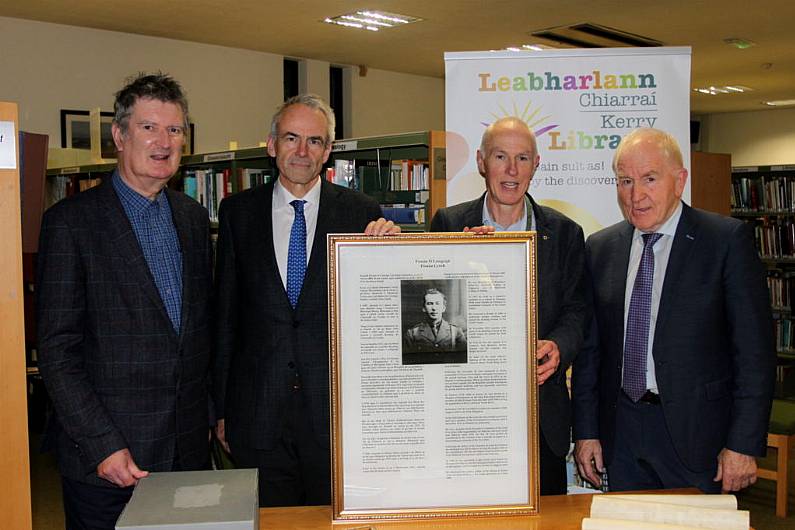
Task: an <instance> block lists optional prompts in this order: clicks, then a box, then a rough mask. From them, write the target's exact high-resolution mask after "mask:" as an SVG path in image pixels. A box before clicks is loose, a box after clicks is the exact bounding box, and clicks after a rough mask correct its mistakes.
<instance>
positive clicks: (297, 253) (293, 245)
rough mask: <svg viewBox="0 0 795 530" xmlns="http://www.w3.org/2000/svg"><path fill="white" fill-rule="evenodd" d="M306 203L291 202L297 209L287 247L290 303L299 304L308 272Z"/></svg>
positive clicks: (299, 201) (288, 296) (288, 295)
mask: <svg viewBox="0 0 795 530" xmlns="http://www.w3.org/2000/svg"><path fill="white" fill-rule="evenodd" d="M304 203H306V201H301V200H297V199H296V200H294V201H292V202H290V204H291V205H292V207H293V208H294V209H295V219H294V220H293V227H292V229H290V246H289V247H288V249H287V298H289V299H290V305H292V306H293V308H295V306H296V305H298V296H299V295H300V294H301V286H302V285H303V284H304V274H305V273H306V219H304Z"/></svg>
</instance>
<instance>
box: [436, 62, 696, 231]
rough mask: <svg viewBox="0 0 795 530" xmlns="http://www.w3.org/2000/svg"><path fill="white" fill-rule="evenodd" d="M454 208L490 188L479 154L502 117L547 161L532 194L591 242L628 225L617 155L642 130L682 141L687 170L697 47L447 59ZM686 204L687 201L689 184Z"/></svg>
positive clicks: (450, 194) (449, 175) (449, 196)
mask: <svg viewBox="0 0 795 530" xmlns="http://www.w3.org/2000/svg"><path fill="white" fill-rule="evenodd" d="M444 59H445V71H446V81H445V85H446V88H445V92H446V98H445V101H446V107H445V111H446V128H447V179H448V182H447V205H448V206H449V205H454V204H458V203H460V202H464V201H468V200H471V199H474V198H476V197H478V196H480V194H481V193H483V190H484V189H485V185H484V182H483V178H482V177H481V176H480V174H479V173H478V170H477V164H476V161H475V152H476V150H477V148H478V147H479V145H480V139H481V136H482V135H483V131H484V130H485V128H486V127H487V126H488V125H489V124H490V123H492V122H494V121H495V120H497V119H499V118H502V117H505V116H517V117H519V118H521V119H522V120H524V121H525V122H527V124H528V125H529V126H530V129H531V130H533V131H534V132H535V134H536V137H537V139H538V151H539V155H540V156H541V163H540V165H539V167H538V171H537V172H536V174H535V177H534V178H533V182H532V183H531V185H530V194H531V195H532V196H533V198H535V199H536V200H537V201H539V202H540V203H542V204H545V205H547V206H551V207H553V208H555V209H557V210H559V211H561V212H563V213H564V214H566V215H568V216H569V217H571V218H572V219H574V220H575V221H577V222H578V223H579V224H580V225H581V226H582V227H583V230H584V231H585V234H586V236H587V235H588V234H591V233H593V232H596V231H597V230H599V229H601V228H604V227H606V226H609V225H611V224H613V223H615V222H617V221H619V220H621V212H620V210H619V208H618V205H617V202H616V186H615V184H616V181H615V176H614V174H613V169H612V160H613V154H614V152H615V149H616V147H617V146H618V143H619V142H620V141H621V138H622V137H623V136H625V135H626V134H628V133H629V132H630V131H632V130H633V129H636V128H638V127H654V128H657V129H662V130H664V131H667V132H669V133H671V134H673V135H674V137H676V139H677V140H678V142H679V145H680V147H681V149H682V157H683V160H684V163H685V167H687V168H688V170H689V166H690V48H689V47H676V48H672V47H660V48H610V49H593V50H592V49H588V50H581V49H567V50H544V51H538V52H508V51H501V52H456V53H445V55H444ZM683 199H684V200H685V201H686V202H689V199H690V182H689V181H688V183H687V187H686V189H685V192H684V195H683Z"/></svg>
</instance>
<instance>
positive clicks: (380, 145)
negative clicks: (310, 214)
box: [45, 131, 447, 231]
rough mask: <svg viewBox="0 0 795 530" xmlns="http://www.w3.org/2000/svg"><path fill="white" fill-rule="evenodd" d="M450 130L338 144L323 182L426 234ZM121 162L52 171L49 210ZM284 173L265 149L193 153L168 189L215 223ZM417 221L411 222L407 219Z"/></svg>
mask: <svg viewBox="0 0 795 530" xmlns="http://www.w3.org/2000/svg"><path fill="white" fill-rule="evenodd" d="M444 140H445V137H444V132H439V131H422V132H414V133H404V134H395V135H387V136H372V137H367V138H351V139H345V140H338V141H336V142H334V144H333V146H332V152H331V155H330V156H329V161H328V163H327V164H326V166H325V167H324V174H323V177H324V178H326V179H327V180H331V181H333V182H335V183H337V184H340V185H343V186H347V187H350V188H353V189H357V190H359V191H362V192H364V193H366V194H368V195H370V196H372V197H374V198H375V199H376V200H377V201H378V202H379V203H380V204H381V206H382V208H383V210H384V215H385V216H386V217H387V218H390V217H391V218H392V219H393V220H394V221H395V222H397V223H399V224H400V225H401V227H403V229H404V230H407V231H424V230H427V228H428V226H429V224H430V220H431V218H432V217H433V214H434V213H435V212H436V210H437V209H439V208H441V207H444V206H445V203H446V184H447V180H446V174H445V163H446V154H445V141H444ZM115 167H116V165H115V164H98V165H90V166H74V167H66V168H54V169H49V170H47V176H48V186H47V188H48V193H47V200H46V201H45V202H46V204H45V207H48V206H50V205H51V204H53V203H54V202H57V200H60V199H61V198H63V197H65V196H68V195H71V194H73V193H76V192H78V191H82V190H83V189H87V188H89V187H91V186H93V185H96V184H97V183H99V181H100V180H101V179H103V178H107V177H108V176H110V174H111V173H112V172H113V170H114V169H115ZM277 174H278V170H277V168H276V166H275V163H274V161H273V159H272V158H270V156H269V155H268V150H267V148H266V147H252V148H247V149H236V150H229V151H218V152H213V153H203V154H195V155H187V156H184V157H182V163H181V165H180V169H179V170H178V172H177V174H176V175H175V176H174V178H173V179H172V180H171V182H170V183H169V186H173V187H175V188H177V189H180V190H182V191H184V192H185V193H186V194H188V195H190V196H191V197H193V198H194V199H196V200H197V201H198V202H199V203H201V204H202V205H203V206H205V207H206V208H207V211H208V212H209V214H210V220H211V222H217V216H218V205H219V203H220V201H221V200H222V199H223V198H224V197H226V196H228V195H231V194H232V193H237V192H238V191H241V190H244V189H247V188H249V187H253V186H256V185H259V184H263V183H267V182H270V181H271V180H272V179H274V178H276V175H277ZM409 215H411V218H410V219H409V218H408V217H407V216H409Z"/></svg>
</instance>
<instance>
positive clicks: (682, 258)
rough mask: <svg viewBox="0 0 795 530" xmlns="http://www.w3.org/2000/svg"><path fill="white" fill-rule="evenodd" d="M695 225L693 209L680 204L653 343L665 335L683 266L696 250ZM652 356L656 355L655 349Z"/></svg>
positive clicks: (696, 235)
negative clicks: (680, 212)
mask: <svg viewBox="0 0 795 530" xmlns="http://www.w3.org/2000/svg"><path fill="white" fill-rule="evenodd" d="M697 240H698V230H697V225H696V223H695V221H694V219H693V209H692V208H690V206H688V205H687V204H685V203H682V216H681V217H680V218H679V224H678V225H677V227H676V232H675V233H674V240H673V243H672V245H673V246H671V254H670V255H669V256H668V266H667V267H666V269H665V279H664V280H663V287H662V294H661V295H660V307H659V308H658V310H657V324H656V327H655V331H654V342H655V343H657V338H658V337H663V336H664V335H665V331H664V327H665V323H666V320H667V319H668V318H669V316H670V313H671V307H672V306H673V305H674V302H675V301H676V299H677V298H678V297H679V293H678V292H677V291H678V289H677V288H678V285H679V283H680V280H681V278H683V277H684V274H685V265H686V264H687V263H689V262H690V260H691V259H692V258H691V254H692V253H693V251H694V250H695V249H696V248H698V246H697V245H696V242H697ZM654 355H655V356H656V355H657V351H656V349H655V350H654Z"/></svg>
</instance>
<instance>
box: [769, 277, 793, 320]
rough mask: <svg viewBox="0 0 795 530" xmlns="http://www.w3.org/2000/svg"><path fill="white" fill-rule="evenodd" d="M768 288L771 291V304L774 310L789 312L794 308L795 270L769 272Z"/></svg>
mask: <svg viewBox="0 0 795 530" xmlns="http://www.w3.org/2000/svg"><path fill="white" fill-rule="evenodd" d="M767 288H768V290H769V291H770V303H771V304H772V306H773V310H778V311H782V310H785V311H789V310H790V309H791V308H792V299H793V293H795V270H792V271H782V270H778V269H772V270H769V271H767Z"/></svg>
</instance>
